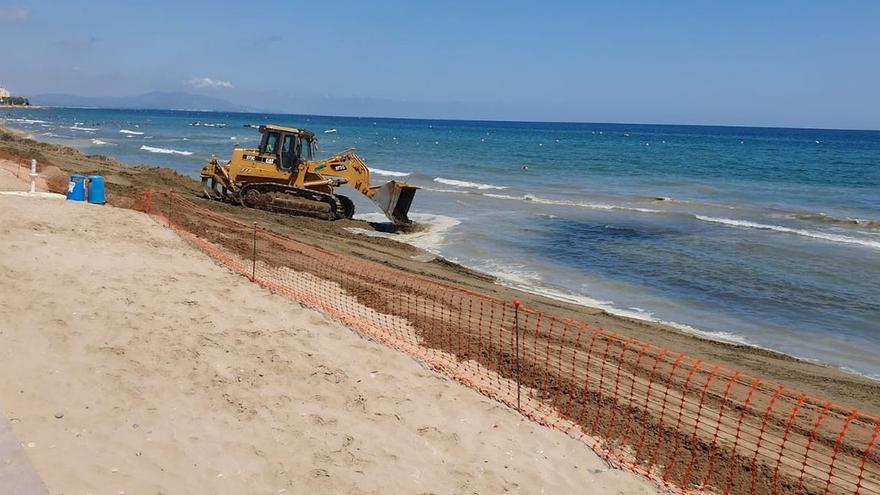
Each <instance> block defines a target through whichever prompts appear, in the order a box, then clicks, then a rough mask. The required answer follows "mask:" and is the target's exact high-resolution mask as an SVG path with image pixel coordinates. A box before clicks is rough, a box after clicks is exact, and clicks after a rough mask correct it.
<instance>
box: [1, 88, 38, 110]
mask: <svg viewBox="0 0 880 495" xmlns="http://www.w3.org/2000/svg"><path fill="white" fill-rule="evenodd" d="M30 104H31V102H29V101H28V99H27V98H24V97H22V96H12V94H11V93H10V92H9V90H8V89H6V88H4V87H2V86H0V105H12V106H24V107H27V106H30Z"/></svg>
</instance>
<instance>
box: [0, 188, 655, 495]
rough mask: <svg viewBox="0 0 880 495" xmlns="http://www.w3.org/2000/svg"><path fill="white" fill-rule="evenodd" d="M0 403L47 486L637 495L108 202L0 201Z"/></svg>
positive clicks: (595, 464)
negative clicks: (621, 494) (106, 205)
mask: <svg viewBox="0 0 880 495" xmlns="http://www.w3.org/2000/svg"><path fill="white" fill-rule="evenodd" d="M0 251H2V253H3V256H2V258H0V374H2V375H3V376H4V377H6V379H4V380H2V381H0V411H2V413H3V414H5V415H6V417H7V418H9V419H10V422H11V425H12V429H13V430H14V433H15V434H16V435H17V437H18V439H19V440H20V442H21V443H22V444H23V445H24V446H25V447H26V448H25V450H26V452H27V455H28V457H29V458H30V459H31V461H32V463H33V465H34V466H35V468H36V471H37V472H38V473H39V475H40V476H41V477H42V478H43V480H44V481H45V483H46V485H47V487H48V488H49V491H50V493H64V494H70V493H77V494H82V493H95V494H98V493H114V494H116V493H123V492H124V493H166V494H173V493H182V494H189V493H273V494H277V493H502V492H507V491H510V492H515V493H575V492H576V493H596V494H600V493H627V494H629V493H657V492H659V489H658V488H656V487H655V486H653V485H652V484H651V483H650V482H648V481H646V480H644V479H642V478H640V477H638V476H636V475H633V474H630V473H626V472H623V471H619V470H616V469H609V468H608V466H607V465H606V464H605V463H604V462H603V461H602V460H601V459H600V458H599V457H598V456H596V455H595V454H594V453H593V452H592V451H590V450H588V449H587V448H586V447H585V446H584V445H583V444H582V443H579V442H577V441H575V440H573V439H571V438H569V437H567V436H566V435H564V434H563V433H561V432H558V431H553V430H549V429H546V428H543V427H540V426H537V425H535V424H533V423H531V422H529V421H527V420H525V419H523V418H522V417H520V416H519V415H518V414H516V413H515V412H513V411H511V410H509V409H507V408H505V407H503V406H500V405H498V404H497V403H495V402H493V401H491V400H489V399H486V398H484V397H483V396H481V395H479V394H477V393H476V392H473V391H471V390H468V389H466V388H464V387H462V386H460V385H458V384H456V383H454V382H451V381H449V380H447V379H444V378H442V377H441V376H439V375H437V374H435V373H433V372H431V371H428V370H425V369H424V368H422V367H421V366H419V365H418V364H417V363H416V362H414V361H413V360H411V359H410V358H408V357H406V356H404V355H402V354H400V353H397V352H395V351H392V350H389V349H387V348H385V347H383V346H381V345H379V344H376V343H373V342H370V341H366V340H363V339H361V338H360V337H358V336H356V335H355V334H353V333H352V332H351V331H349V330H348V329H346V328H344V327H342V326H340V325H338V324H336V323H334V322H332V321H330V320H328V319H327V318H326V317H324V316H322V315H321V314H319V313H316V312H314V311H311V310H308V309H305V308H303V307H301V306H300V305H298V304H296V303H294V302H292V301H290V300H289V299H287V298H284V297H281V296H277V295H273V294H272V293H270V292H268V291H266V290H264V289H261V288H259V287H258V286H255V285H253V284H251V283H249V282H248V281H247V280H246V279H244V278H242V277H239V276H237V275H234V274H232V273H231V272H229V271H228V270H226V269H224V268H222V267H219V266H218V265H216V264H214V263H213V262H212V261H211V260H210V259H209V258H208V257H207V256H206V255H204V254H202V253H201V252H198V251H196V250H194V249H191V248H190V247H189V246H188V245H187V244H186V243H185V242H184V241H182V240H181V239H179V238H178V237H177V236H176V235H175V234H174V233H173V232H171V231H170V230H168V229H166V228H165V227H163V226H161V225H159V224H157V223H156V222H155V221H154V220H152V219H150V218H148V217H146V216H145V215H142V214H139V213H136V212H133V211H130V210H124V209H118V208H112V207H99V206H93V205H85V204H73V203H68V202H66V201H59V200H51V199H35V198H21V197H9V196H0Z"/></svg>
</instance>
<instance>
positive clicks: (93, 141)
mask: <svg viewBox="0 0 880 495" xmlns="http://www.w3.org/2000/svg"><path fill="white" fill-rule="evenodd" d="M92 144H94V145H95V146H103V145H105V144H110V143H108V142H107V141H101V140H100V139H92Z"/></svg>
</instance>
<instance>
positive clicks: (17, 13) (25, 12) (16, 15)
mask: <svg viewBox="0 0 880 495" xmlns="http://www.w3.org/2000/svg"><path fill="white" fill-rule="evenodd" d="M30 17H31V9H28V8H25V7H0V22H15V21H26V20H27V19H29V18H30Z"/></svg>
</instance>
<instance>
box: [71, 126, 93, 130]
mask: <svg viewBox="0 0 880 495" xmlns="http://www.w3.org/2000/svg"><path fill="white" fill-rule="evenodd" d="M68 129H73V130H74V131H97V130H98V129H95V128H94V127H79V126H72V127H68Z"/></svg>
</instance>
